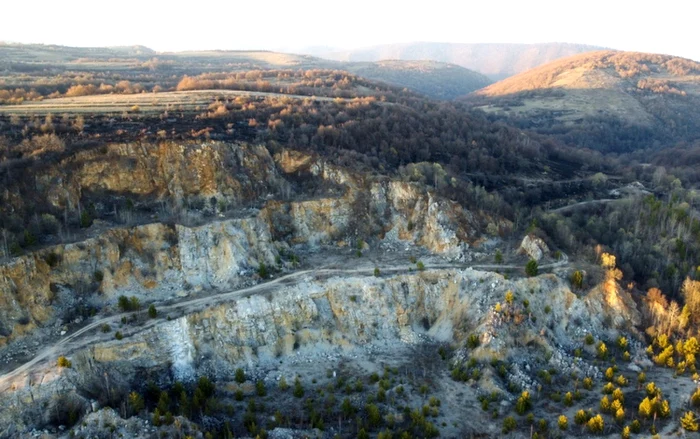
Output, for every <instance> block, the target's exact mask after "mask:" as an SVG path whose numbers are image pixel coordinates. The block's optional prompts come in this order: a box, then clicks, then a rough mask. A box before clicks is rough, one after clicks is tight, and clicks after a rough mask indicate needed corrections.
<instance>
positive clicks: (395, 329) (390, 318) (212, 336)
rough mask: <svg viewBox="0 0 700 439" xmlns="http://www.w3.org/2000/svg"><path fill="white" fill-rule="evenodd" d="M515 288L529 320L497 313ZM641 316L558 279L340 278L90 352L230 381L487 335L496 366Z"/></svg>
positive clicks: (122, 366) (131, 367) (456, 273)
mask: <svg viewBox="0 0 700 439" xmlns="http://www.w3.org/2000/svg"><path fill="white" fill-rule="evenodd" d="M507 291H512V292H514V295H515V298H516V300H515V301H514V303H515V302H518V301H520V302H522V301H523V300H524V299H527V300H528V302H529V309H528V310H525V309H523V308H522V307H517V306H515V305H514V307H513V308H512V309H511V311H512V313H516V312H518V313H521V314H522V317H523V318H522V319H520V320H518V319H513V320H510V321H509V320H507V319H504V318H503V313H502V312H501V313H499V312H497V311H494V310H495V309H496V304H497V303H502V304H504V306H505V302H504V299H503V298H504V296H505V294H506V292H507ZM620 293H621V294H625V293H624V292H623V291H621V292H620ZM630 300H631V299H630ZM630 304H631V305H633V302H630ZM545 308H547V311H545ZM634 313H636V309H634V308H630V309H626V310H622V309H620V308H616V307H613V306H610V305H609V304H608V302H606V301H605V300H599V296H598V290H597V289H594V290H592V291H591V293H590V294H589V295H586V296H582V297H579V296H577V295H576V294H574V293H573V292H571V291H570V289H569V287H568V283H567V282H565V281H562V280H561V279H559V278H558V277H556V276H554V275H543V276H539V277H537V278H532V279H521V280H518V281H509V280H505V279H504V278H503V277H502V276H501V275H498V274H495V273H487V272H479V271H474V270H471V269H467V270H463V271H461V270H439V271H433V272H425V273H421V274H411V275H398V276H393V277H390V278H387V279H382V278H376V277H354V278H353V277H351V278H331V279H329V280H327V281H314V282H305V283H302V284H299V285H296V286H292V287H287V288H284V289H282V290H280V291H278V292H276V293H274V294H273V295H272V296H271V297H266V296H252V297H249V298H242V299H240V300H237V301H235V302H231V303H227V304H224V305H220V306H216V307H212V308H209V309H206V310H204V311H201V312H197V313H194V314H191V315H189V316H186V317H182V318H180V319H177V320H174V321H170V322H167V323H163V324H161V325H158V326H157V327H155V328H153V329H151V330H147V331H144V332H143V333H141V334H139V335H138V336H135V337H131V338H130V339H129V340H126V339H125V340H124V341H110V342H108V343H103V344H98V345H96V346H95V347H93V348H92V349H91V351H90V354H89V355H90V356H91V357H92V358H94V359H95V361H98V362H107V363H113V364H114V366H115V367H118V368H119V370H122V371H124V372H125V373H126V371H130V373H135V370H137V369H138V368H139V367H140V365H143V366H146V365H147V366H148V367H151V366H152V365H153V364H154V363H158V362H160V363H161V364H163V363H165V364H169V365H170V366H169V367H171V372H172V374H173V375H174V376H176V377H178V378H179V379H186V378H188V377H187V374H188V373H189V374H191V375H190V376H189V378H190V379H192V378H193V377H194V376H195V375H196V374H198V373H199V372H200V371H217V373H220V374H221V378H223V377H225V376H230V374H231V373H232V371H233V369H234V368H235V367H237V366H238V365H253V364H260V363H265V362H266V361H267V362H270V361H271V362H274V360H275V358H278V357H280V356H285V355H289V354H292V353H293V352H294V351H295V350H296V349H305V348H309V349H316V348H319V347H320V348H323V349H329V348H331V347H334V346H335V347H343V348H351V347H352V346H362V345H364V344H367V343H371V342H372V341H374V340H382V341H391V340H395V342H397V343H400V342H403V343H409V344H410V343H414V342H416V341H418V340H420V339H421V337H423V336H428V337H430V338H432V339H436V340H442V341H447V342H450V343H455V344H457V345H460V344H461V343H463V342H464V340H466V338H467V336H468V335H470V334H473V333H477V334H481V335H482V341H483V345H482V347H481V348H480V349H482V350H483V351H484V352H488V353H489V357H488V358H489V359H490V358H491V357H492V356H496V357H499V356H500V357H502V358H505V357H508V356H510V355H512V353H513V352H515V351H516V350H517V346H519V345H520V344H521V343H522V341H523V340H528V339H536V340H538V343H539V344H541V345H542V346H543V347H546V348H547V349H550V350H552V351H556V350H558V349H559V348H558V347H559V346H565V347H569V348H571V349H573V347H574V346H577V345H580V344H581V343H582V339H583V336H584V335H585V334H587V333H594V334H596V336H600V337H613V336H614V335H616V334H617V331H620V330H627V329H629V328H628V325H627V323H625V321H624V319H625V318H627V317H630V316H632V315H634ZM617 314H620V315H619V317H620V318H619V319H616V318H615V317H613V319H612V320H609V316H617ZM601 328H605V329H606V331H608V332H607V333H602V332H600V331H601Z"/></svg>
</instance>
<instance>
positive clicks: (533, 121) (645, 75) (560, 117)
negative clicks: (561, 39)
mask: <svg viewBox="0 0 700 439" xmlns="http://www.w3.org/2000/svg"><path fill="white" fill-rule="evenodd" d="M465 100H466V102H467V103H469V104H470V105H471V106H472V107H475V108H479V109H481V110H483V111H485V112H487V113H489V114H491V115H492V116H495V117H499V118H503V119H506V120H508V121H510V122H511V123H514V124H516V125H517V126H519V127H520V128H525V129H532V130H535V131H537V132H539V133H541V134H554V135H555V136H557V137H559V138H560V139H562V140H563V141H565V142H567V143H569V144H572V145H577V146H585V147H590V148H594V149H599V150H602V151H614V152H627V151H632V150H635V149H640V148H651V147H654V148H656V147H664V146H670V145H673V144H675V143H678V142H694V141H697V140H698V139H700V112H698V108H700V63H698V62H695V61H692V60H689V59H684V58H679V57H674V56H670V55H658V54H649V53H638V52H618V51H609V50H608V51H599V52H593V53H584V54H580V55H576V56H572V57H569V58H565V59H561V60H557V61H554V62H551V63H549V64H546V65H544V66H540V67H538V68H535V69H532V70H529V71H527V72H524V73H521V74H519V75H516V76H513V77H510V78H507V79H505V80H503V81H500V82H497V83H495V84H492V85H490V86H489V87H486V88H484V89H482V90H479V91H477V92H475V93H473V94H472V95H470V96H468V97H466V98H465Z"/></svg>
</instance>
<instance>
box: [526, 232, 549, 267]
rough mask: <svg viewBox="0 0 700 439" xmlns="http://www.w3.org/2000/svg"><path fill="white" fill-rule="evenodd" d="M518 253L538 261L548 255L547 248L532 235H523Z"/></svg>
mask: <svg viewBox="0 0 700 439" xmlns="http://www.w3.org/2000/svg"><path fill="white" fill-rule="evenodd" d="M518 252H519V253H522V254H525V255H527V256H529V257H530V259H534V260H536V261H539V260H541V259H542V258H543V257H544V256H546V255H548V254H549V247H547V244H546V243H545V242H544V241H543V240H542V239H541V238H538V237H537V236H534V235H525V237H524V238H523V240H522V242H521V243H520V248H519V249H518Z"/></svg>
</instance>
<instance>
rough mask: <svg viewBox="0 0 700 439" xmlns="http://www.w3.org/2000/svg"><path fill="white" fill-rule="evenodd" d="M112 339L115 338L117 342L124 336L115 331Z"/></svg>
mask: <svg viewBox="0 0 700 439" xmlns="http://www.w3.org/2000/svg"><path fill="white" fill-rule="evenodd" d="M114 338H116V339H117V340H121V339H122V338H124V336H123V335H122V333H121V331H117V332H116V333H115V334H114Z"/></svg>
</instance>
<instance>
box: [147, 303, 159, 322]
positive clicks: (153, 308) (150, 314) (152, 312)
mask: <svg viewBox="0 0 700 439" xmlns="http://www.w3.org/2000/svg"><path fill="white" fill-rule="evenodd" d="M148 317H150V318H152V319H155V318H156V317H158V310H157V309H156V306H155V305H153V304H151V305H150V306H149V307H148Z"/></svg>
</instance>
